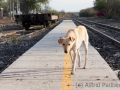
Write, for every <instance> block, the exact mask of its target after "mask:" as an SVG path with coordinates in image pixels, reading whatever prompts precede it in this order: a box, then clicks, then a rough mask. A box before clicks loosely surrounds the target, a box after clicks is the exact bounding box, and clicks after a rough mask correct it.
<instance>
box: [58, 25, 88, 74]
mask: <svg viewBox="0 0 120 90" xmlns="http://www.w3.org/2000/svg"><path fill="white" fill-rule="evenodd" d="M82 42H83V43H84V47H85V64H84V67H83V68H84V69H85V68H86V63H87V59H88V58H87V54H88V33H87V30H86V28H85V27H84V26H78V27H77V28H75V29H70V30H69V31H68V32H67V34H66V36H65V37H63V38H60V39H59V40H58V43H59V44H62V47H63V49H64V52H65V53H66V54H67V53H69V54H70V56H71V61H72V72H71V74H74V73H75V70H76V69H75V68H76V57H77V55H78V58H79V62H78V66H79V67H80V63H81V61H80V51H79V48H80V46H81V44H82ZM72 52H73V53H72Z"/></svg>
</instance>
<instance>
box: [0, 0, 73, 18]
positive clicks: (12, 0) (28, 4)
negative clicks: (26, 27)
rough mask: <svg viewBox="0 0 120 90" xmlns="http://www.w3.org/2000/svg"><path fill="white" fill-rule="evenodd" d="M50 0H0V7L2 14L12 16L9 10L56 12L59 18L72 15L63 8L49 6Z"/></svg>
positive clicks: (26, 12)
mask: <svg viewBox="0 0 120 90" xmlns="http://www.w3.org/2000/svg"><path fill="white" fill-rule="evenodd" d="M49 2H50V0H0V8H3V9H4V16H10V17H11V16H14V15H13V14H12V15H10V14H11V12H13V11H14V12H16V13H17V12H18V10H20V11H21V13H22V14H29V13H30V12H31V11H36V13H56V14H58V15H59V16H60V18H64V17H71V16H74V14H73V13H70V12H68V13H66V12H65V11H64V10H61V11H57V10H55V9H52V8H51V7H50V6H49Z"/></svg>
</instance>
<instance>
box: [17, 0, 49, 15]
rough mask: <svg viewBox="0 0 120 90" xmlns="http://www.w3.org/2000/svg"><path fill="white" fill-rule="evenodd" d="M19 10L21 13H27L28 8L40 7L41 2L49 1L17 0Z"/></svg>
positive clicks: (46, 1) (47, 1) (47, 0)
mask: <svg viewBox="0 0 120 90" xmlns="http://www.w3.org/2000/svg"><path fill="white" fill-rule="evenodd" d="M19 1H20V10H21V11H22V12H23V14H28V13H29V11H30V10H34V9H40V8H39V7H41V4H47V3H49V0H19Z"/></svg>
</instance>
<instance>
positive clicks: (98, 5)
mask: <svg viewBox="0 0 120 90" xmlns="http://www.w3.org/2000/svg"><path fill="white" fill-rule="evenodd" d="M106 3H107V2H106V0H96V1H95V2H94V8H95V9H96V10H101V9H105V8H106Z"/></svg>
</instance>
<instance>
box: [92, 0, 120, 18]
mask: <svg viewBox="0 0 120 90" xmlns="http://www.w3.org/2000/svg"><path fill="white" fill-rule="evenodd" d="M94 8H95V9H96V10H98V11H100V10H101V9H103V10H106V11H107V13H106V15H105V17H106V18H114V19H119V18H120V9H119V8H120V0H95V2H94Z"/></svg>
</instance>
